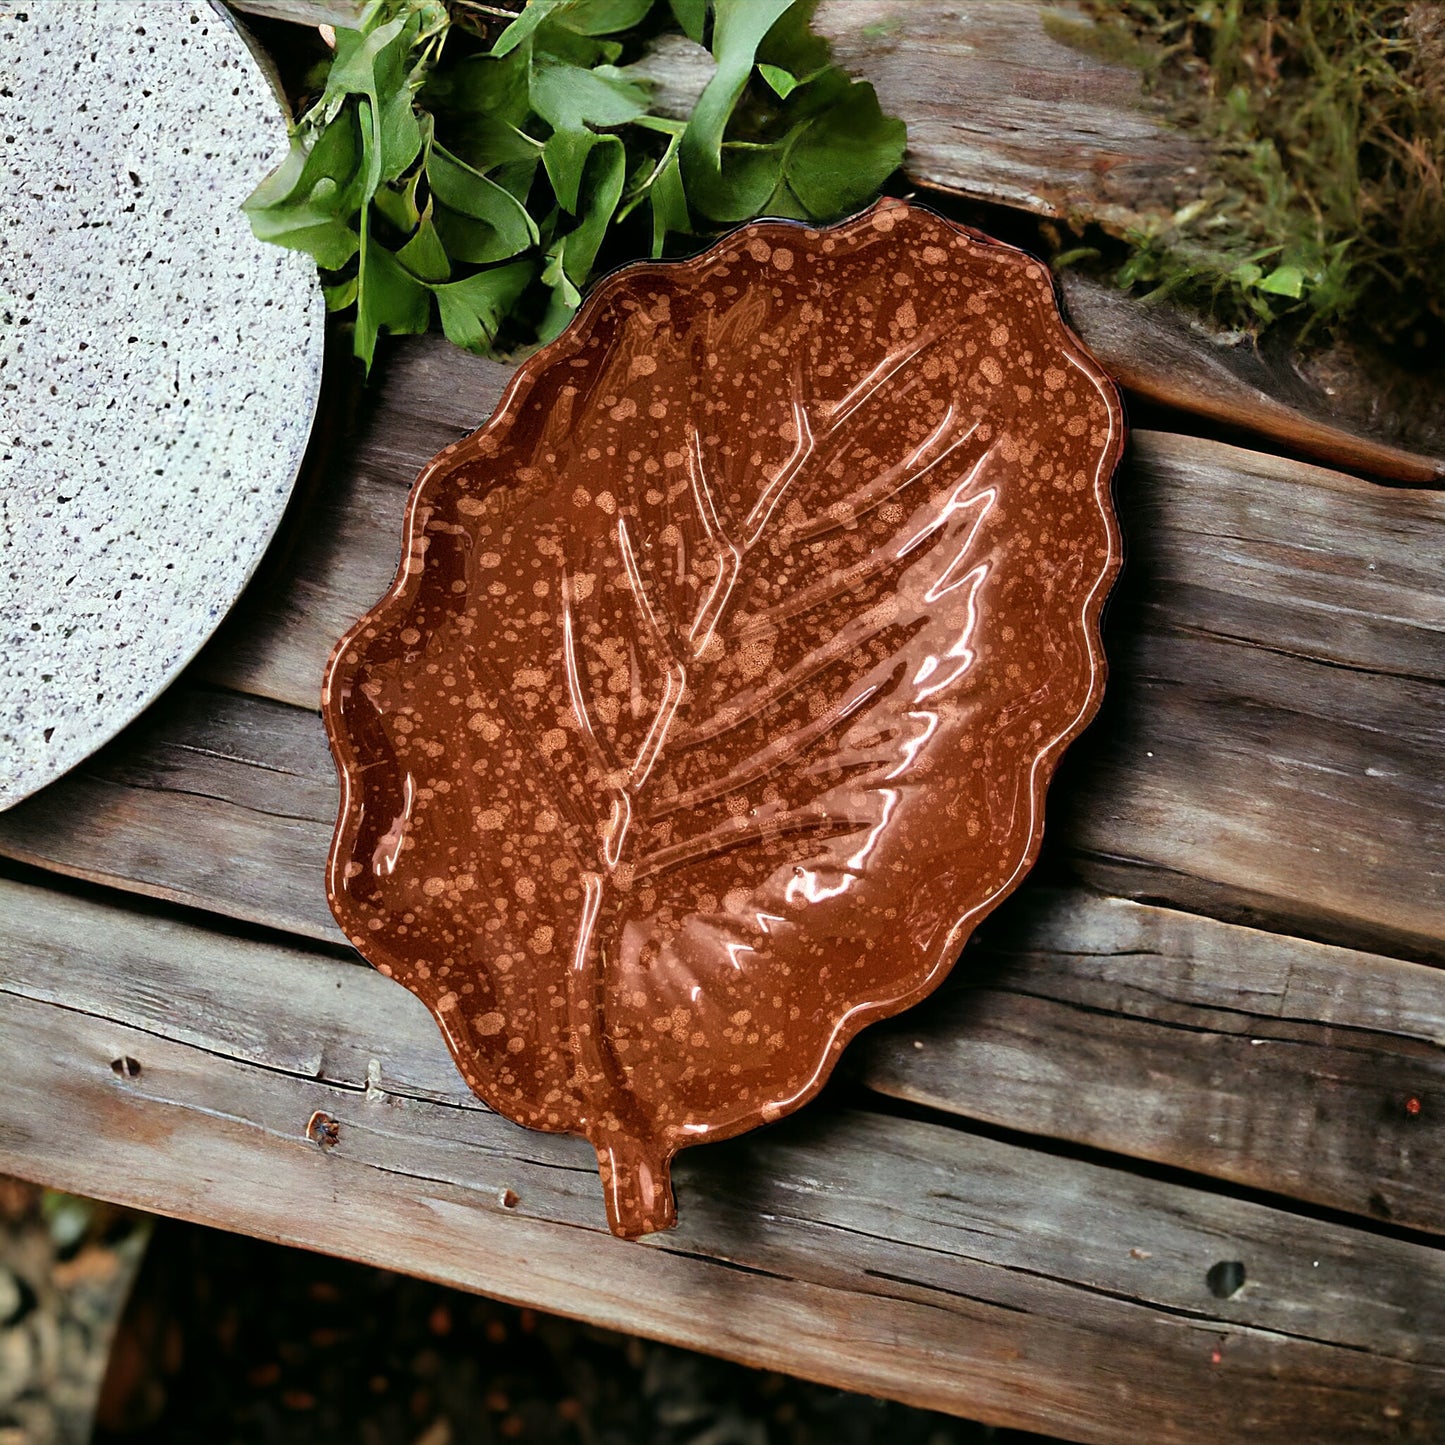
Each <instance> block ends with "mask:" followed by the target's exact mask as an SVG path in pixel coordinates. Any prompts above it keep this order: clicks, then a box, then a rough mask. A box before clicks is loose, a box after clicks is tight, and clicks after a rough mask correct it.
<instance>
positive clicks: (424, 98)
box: [418, 46, 532, 128]
mask: <svg viewBox="0 0 1445 1445" xmlns="http://www.w3.org/2000/svg"><path fill="white" fill-rule="evenodd" d="M531 75H532V57H531V55H530V54H529V53H528V48H527V47H525V46H523V47H521V48H519V49H517V50H514V51H513V52H512V53H511V54H510V55H508V56H505V57H504V58H501V59H497V58H495V57H493V56H491V55H468V56H466V57H465V58H464V59H462V60H460V61H458V62H457V63H456V64H455V65H450V66H448V67H447V68H446V69H445V70H434V71H432V73H431V74H430V75H429V76H428V77H427V81H426V84H425V85H424V86H423V87H422V90H421V94H420V95H419V97H418V100H419V102H420V103H421V104H422V105H424V106H425V107H426V108H427V109H428V110H430V111H431V112H433V114H435V115H437V116H438V117H440V118H443V119H444V120H446V121H451V120H456V119H461V118H464V117H473V116H485V117H487V118H488V119H490V120H493V121H496V122H499V123H503V124H506V125H509V126H516V127H519V128H520V127H521V126H522V125H524V124H525V123H526V120H527V117H528V116H529V115H530V114H531V111H532V102H531V99H530V97H529V96H528V94H527V87H528V84H529V82H530V80H531Z"/></svg>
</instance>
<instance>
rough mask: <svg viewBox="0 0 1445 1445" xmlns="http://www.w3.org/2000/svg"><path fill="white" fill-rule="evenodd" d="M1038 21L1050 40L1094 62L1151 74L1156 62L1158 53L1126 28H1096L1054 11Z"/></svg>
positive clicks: (1091, 22)
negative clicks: (1086, 56) (1126, 66)
mask: <svg viewBox="0 0 1445 1445" xmlns="http://www.w3.org/2000/svg"><path fill="white" fill-rule="evenodd" d="M1040 18H1041V20H1042V22H1043V27H1044V34H1045V35H1047V36H1048V37H1049V39H1050V40H1055V41H1057V42H1058V43H1059V44H1060V45H1067V46H1068V47H1069V49H1070V50H1077V51H1079V52H1081V53H1082V54H1084V55H1088V56H1090V57H1092V58H1093V59H1095V60H1103V61H1107V62H1109V63H1110V64H1112V65H1131V66H1134V67H1135V68H1136V69H1139V70H1143V71H1145V72H1152V71H1153V70H1154V69H1155V67H1156V65H1157V63H1158V59H1159V51H1158V50H1157V49H1156V48H1155V47H1154V46H1151V45H1148V44H1146V43H1145V42H1143V41H1142V40H1140V39H1139V37H1138V36H1137V35H1136V34H1135V33H1134V31H1133V29H1132V27H1130V26H1127V25H1112V24H1104V25H1099V24H1095V23H1094V21H1092V20H1088V19H1083V18H1075V17H1074V16H1071V15H1064V14H1062V13H1061V12H1059V11H1057V10H1045V11H1044V12H1043V14H1042V16H1041V17H1040Z"/></svg>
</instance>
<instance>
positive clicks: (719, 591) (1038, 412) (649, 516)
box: [323, 203, 1123, 1235]
mask: <svg viewBox="0 0 1445 1445" xmlns="http://www.w3.org/2000/svg"><path fill="white" fill-rule="evenodd" d="M1122 434H1123V433H1122V423H1121V414H1120V409H1119V405H1118V402H1117V399H1116V395H1115V392H1114V390H1113V387H1112V386H1111V385H1110V383H1109V381H1108V380H1107V379H1106V378H1105V377H1104V376H1103V374H1102V373H1101V372H1100V370H1099V368H1098V366H1097V365H1096V364H1095V363H1094V362H1093V361H1092V360H1091V359H1090V357H1089V356H1088V355H1087V354H1086V353H1085V352H1084V351H1083V349H1082V348H1081V346H1080V345H1079V343H1078V342H1077V340H1076V339H1075V338H1074V337H1073V336H1072V334H1071V333H1070V332H1069V331H1068V330H1067V329H1066V328H1065V327H1064V325H1063V324H1062V322H1061V321H1060V318H1059V315H1058V312H1057V310H1056V307H1055V302H1054V295H1053V290H1052V286H1051V283H1050V279H1049V276H1048V274H1047V272H1046V270H1045V269H1044V268H1043V267H1042V266H1041V265H1039V264H1038V263H1037V262H1036V261H1034V260H1033V259H1031V258H1030V257H1028V256H1026V255H1023V254H1022V253H1020V252H1018V251H1014V250H1012V249H1009V248H1007V247H1004V246H1001V245H997V244H993V243H991V242H989V241H987V240H985V239H983V238H980V237H977V236H976V235H973V234H971V233H965V232H964V231H962V230H960V229H958V228H956V227H954V226H952V225H950V224H949V223H948V222H946V221H944V220H942V219H940V218H939V217H937V216H935V215H933V214H931V213H929V212H926V211H923V210H919V209H916V208H909V207H907V206H905V205H902V204H899V203H885V204H883V205H881V206H880V207H878V208H876V209H875V210H874V211H872V212H870V213H869V214H867V215H865V216H863V217H860V218H857V219H855V220H853V221H850V222H847V223H845V224H843V225H841V226H838V227H835V228H833V229H830V230H822V231H819V230H810V229H804V228H803V227H801V226H796V225H792V224H788V223H761V224H757V225H752V226H748V227H747V228H745V229H744V230H741V231H739V232H737V233H735V234H733V235H732V236H729V237H728V238H726V239H725V240H724V241H722V242H720V243H719V244H718V245H716V246H715V247H714V248H713V249H712V250H710V251H708V252H706V253H705V254H703V255H702V256H699V257H697V258H695V259H693V260H691V261H687V262H681V263H664V264H656V265H642V266H637V267H633V268H631V269H628V270H625V271H623V272H620V273H619V274H617V275H615V276H613V277H611V278H610V279H609V280H607V281H604V282H603V283H602V284H601V285H600V286H599V287H598V288H597V291H596V292H595V294H594V295H593V296H592V297H591V298H590V299H589V300H588V302H587V303H586V305H585V306H584V307H583V309H582V311H581V313H580V314H579V316H578V318H577V319H576V321H575V322H574V324H573V325H572V326H571V327H570V328H569V329H568V330H567V331H566V332H565V333H564V334H563V335H562V336H561V337H560V338H559V339H558V340H557V341H556V342H554V343H553V344H552V345H551V346H549V347H547V348H546V349H545V350H544V351H542V352H540V353H539V354H538V355H536V356H535V357H533V358H532V359H531V360H530V361H529V362H528V363H527V364H526V365H525V366H524V367H523V368H522V370H521V372H520V373H519V374H518V376H517V377H516V379H515V380H514V382H513V384H512V386H511V388H510V390H509V391H508V393H507V395H506V397H505V398H504V399H503V401H502V404H501V406H500V408H499V409H498V411H497V413H496V415H495V416H494V417H493V419H492V420H491V421H490V422H489V423H488V424H487V425H486V426H485V427H483V428H482V430H480V431H478V432H477V433H475V434H474V435H473V436H471V437H469V438H468V439H466V440H465V441H463V442H461V443H459V444H457V445H456V446H453V447H449V448H448V449H447V450H446V451H444V452H443V453H441V455H440V456H438V457H437V458H436V459H435V460H434V461H433V462H432V463H431V465H430V466H429V467H428V468H427V469H426V471H425V472H423V474H422V476H421V478H420V480H419V481H418V482H417V485H416V488H415V490H414V492H413V494H412V498H411V503H410V509H409V514H408V519H407V528H406V537H405V548H404V559H403V563H402V566H401V569H400V571H399V573H398V576H397V580H396V583H395V585H394V586H393V588H392V590H391V592H390V593H388V595H387V596H386V597H385V598H384V599H383V600H382V601H381V602H380V603H379V604H378V606H377V607H376V609H375V610H374V611H372V612H371V613H370V614H368V615H367V616H366V617H365V618H363V619H362V621H361V622H360V623H358V624H357V626H356V627H355V628H354V629H353V630H352V631H351V632H350V633H349V634H348V635H347V636H346V637H345V638H343V639H342V641H341V643H340V644H339V645H338V648H337V650H336V653H335V655H334V657H333V659H332V664H331V667H330V671H329V674H328V678H327V681H326V685H325V690H324V698H323V703H324V712H325V717H326V722H327V725H328V728H329V730H330V734H331V739H332V744H333V747H334V750H335V753H336V757H337V760H338V765H339V769H340V773H341V779H342V785H343V788H342V806H341V813H340V818H339V822H338V825H337V831H336V837H335V841H334V846H333V850H332V856H331V868H330V877H329V887H330V894H331V901H332V907H333V909H334V910H335V913H336V916H337V918H338V919H339V920H340V922H341V924H342V926H343V927H344V929H345V930H346V932H347V934H348V936H349V937H350V938H351V939H352V941H353V942H354V943H355V944H356V946H357V947H358V948H359V949H361V951H362V952H363V953H364V954H365V955H366V956H367V957H368V958H369V959H370V960H371V961H372V962H373V963H375V964H376V966H377V967H378V968H380V969H381V970H382V971H383V972H385V973H388V974H390V975H392V976H393V977H395V978H397V979H399V980H400V981H401V982H403V983H404V984H406V986H407V987H408V988H410V989H412V990H413V991H414V992H416V993H417V994H418V995H420V997H421V998H422V999H423V1000H424V1001H425V1002H426V1004H427V1005H428V1007H429V1008H430V1009H431V1010H432V1012H433V1013H434V1014H435V1015H436V1017H437V1019H438V1021H439V1022H440V1024H441V1027H442V1030H443V1032H444V1034H445V1036H446V1039H447V1042H448V1044H449V1045H450V1047H451V1050H452V1052H453V1054H454V1056H455V1058H456V1060H457V1063H458V1065H459V1066H460V1068H461V1070H462V1072H463V1074H464V1075H465V1076H466V1079H467V1082H468V1083H469V1084H470V1085H471V1087H472V1088H473V1089H474V1090H475V1091H476V1092H477V1093H478V1094H479V1095H480V1096H481V1097H482V1098H483V1099H485V1100H486V1101H487V1102H488V1103H489V1104H491V1105H492V1106H493V1107H494V1108H496V1109H498V1110H500V1111H501V1112H502V1113H503V1114H506V1115H507V1116H508V1117H510V1118H512V1119H515V1120H517V1121H518V1122H519V1123H522V1124H526V1125H530V1126H532V1127H534V1128H539V1129H548V1130H565V1131H570V1132H573V1133H576V1134H580V1135H583V1136H585V1137H586V1138H587V1139H589V1140H590V1141H591V1142H592V1143H593V1144H594V1145H595V1146H596V1149H597V1153H598V1158H599V1164H600V1168H601V1174H602V1181H603V1186H604V1191H605V1195H606V1203H607V1212H608V1216H609V1220H610V1222H611V1225H612V1227H613V1229H614V1230H615V1231H616V1232H617V1233H619V1234H624V1235H636V1234H640V1233H644V1232H646V1231H649V1230H654V1229H659V1228H663V1227H665V1226H667V1225H668V1224H670V1223H671V1222H672V1221H673V1218H674V1213H673V1211H674V1205H673V1200H672V1194H671V1189H670V1185H669V1181H668V1164H669V1160H670V1159H671V1157H672V1155H673V1154H674V1153H675V1152H676V1151H677V1150H678V1149H680V1148H682V1147H684V1146H686V1145H689V1144H697V1143H700V1142H703V1141H705V1140H708V1139H717V1138H721V1137H725V1136H727V1135H731V1134H736V1133H738V1132H740V1131H742V1130H744V1129H748V1128H750V1127H752V1126H754V1125H756V1124H759V1123H762V1122H765V1121H768V1120H772V1119H776V1118H778V1117H780V1116H781V1115H783V1114H786V1113H788V1112H789V1111H790V1110H792V1109H795V1108H797V1107H798V1106H799V1105H800V1104H801V1103H803V1102H804V1101H805V1100H806V1099H808V1098H809V1097H810V1096H811V1095H812V1094H813V1093H815V1092H816V1091H817V1089H818V1088H819V1087H820V1085H821V1084H822V1082H823V1080H824V1078H825V1077H826V1076H827V1074H828V1072H829V1070H830V1069H831V1067H832V1066H833V1063H834V1062H835V1060H836V1059H837V1057H838V1054H839V1052H840V1050H841V1049H842V1048H843V1046H844V1044H845V1043H846V1042H847V1040H848V1039H849V1038H851V1037H852V1036H853V1035H854V1034H855V1033H856V1032H857V1031H858V1030H859V1029H860V1028H862V1027H863V1026H864V1025H865V1024H868V1023H870V1022H873V1021H874V1020H877V1019H880V1018H883V1017H885V1016H887V1015H889V1014H893V1013H896V1012H898V1011H899V1010H900V1009H903V1008H906V1007H907V1006H908V1005H909V1004H911V1003H913V1002H915V1001H916V1000H918V999H919V998H921V997H922V996H923V995H924V994H926V993H927V992H928V991H929V990H930V989H932V988H933V987H934V986H935V985H936V984H937V983H938V982H939V980H940V979H941V978H942V977H943V976H944V974H945V973H946V972H947V971H948V969H949V967H950V966H951V965H952V963H953V962H954V960H955V958H956V957H957V956H958V951H959V948H960V946H961V945H962V943H963V941H964V939H965V938H966V936H967V935H968V933H969V931H970V929H971V928H972V927H973V926H974V924H975V923H976V922H977V921H978V919H979V918H980V917H981V916H982V915H983V914H984V913H986V912H987V911H988V910H989V909H990V908H992V907H993V906H994V905H995V904H996V903H997V902H998V901H999V900H1000V899H1001V898H1003V897H1004V895H1005V894H1007V893H1008V892H1009V890H1010V889H1011V888H1013V887H1014V885H1015V884H1016V883H1017V882H1018V881H1019V879H1020V878H1021V877H1022V876H1023V874H1024V872H1025V871H1026V869H1027V868H1028V866H1029V864H1030V862H1031V861H1032V859H1033V857H1034V855H1035V853H1036V851H1037V848H1038V844H1039V838H1040V831H1041V827H1042V805H1043V795H1044V788H1045V785H1046V783H1047V781H1048V778H1049V776H1050V774H1051V772H1052V771H1053V768H1054V765H1055V763H1056V762H1057V760H1058V758H1059V755H1060V753H1061V751H1062V750H1063V748H1064V746H1065V744H1066V743H1067V742H1068V741H1069V739H1070V738H1072V737H1073V736H1074V735H1075V734H1076V733H1077V732H1078V731H1079V730H1080V729H1081V728H1082V727H1083V726H1084V724H1085V723H1086V722H1087V720H1088V719H1089V717H1090V716H1091V715H1092V714H1093V712H1094V710H1095V708H1096V707H1097V705H1098V701H1099V696H1100V691H1101V688H1102V685H1103V675H1104V664H1103V659H1102V656H1101V653H1100V647H1099V637H1098V622H1099V612H1100V608H1101V606H1102V604H1103V600H1104V596H1105V593H1106V591H1107V589H1108V587H1109V584H1110V582H1111V580H1112V579H1113V577H1114V575H1115V572H1116V570H1117V567H1118V562H1119V545H1118V538H1117V533H1116V529H1115V524H1114V520H1113V514H1112V510H1111V504H1110V492H1109V486H1110V476H1111V473H1112V471H1113V468H1114V464H1115V461H1116V459H1117V457H1118V455H1119V450H1120V446H1121V443H1122Z"/></svg>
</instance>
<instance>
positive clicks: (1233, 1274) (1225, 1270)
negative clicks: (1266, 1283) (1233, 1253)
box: [1204, 1259, 1244, 1299]
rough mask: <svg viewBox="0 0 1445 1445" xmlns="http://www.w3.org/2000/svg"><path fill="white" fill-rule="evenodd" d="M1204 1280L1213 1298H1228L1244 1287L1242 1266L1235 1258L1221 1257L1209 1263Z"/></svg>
mask: <svg viewBox="0 0 1445 1445" xmlns="http://www.w3.org/2000/svg"><path fill="white" fill-rule="evenodd" d="M1204 1282H1205V1284H1207V1285H1208V1286H1209V1293H1210V1294H1212V1295H1213V1296H1214V1298H1215V1299H1229V1298H1231V1297H1232V1296H1234V1295H1237V1294H1238V1293H1239V1292H1240V1290H1242V1289H1243V1288H1244V1266H1243V1265H1242V1264H1241V1263H1240V1262H1239V1261H1238V1260H1237V1259H1221V1260H1220V1261H1219V1263H1218V1264H1214V1265H1210V1267H1209V1273H1208V1274H1206V1275H1205V1276H1204Z"/></svg>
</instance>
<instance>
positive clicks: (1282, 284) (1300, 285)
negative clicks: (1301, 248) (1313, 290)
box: [1259, 265, 1308, 301]
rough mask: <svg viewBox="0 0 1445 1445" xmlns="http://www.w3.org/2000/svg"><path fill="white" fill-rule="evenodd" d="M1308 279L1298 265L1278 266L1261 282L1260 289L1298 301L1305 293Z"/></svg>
mask: <svg viewBox="0 0 1445 1445" xmlns="http://www.w3.org/2000/svg"><path fill="white" fill-rule="evenodd" d="M1307 279H1308V278H1307V277H1306V276H1305V273H1304V272H1303V271H1302V270H1300V268H1299V267H1298V266H1287V265H1286V266H1276V267H1275V268H1274V270H1273V271H1271V272H1270V273H1269V275H1268V276H1266V277H1265V278H1264V280H1263V281H1261V282H1260V283H1259V289H1260V290H1261V291H1268V292H1269V293H1270V294H1271V295H1273V296H1289V297H1291V298H1292V299H1293V300H1295V301H1298V300H1299V299H1300V297H1301V296H1303V295H1304V291H1305V282H1306V280H1307Z"/></svg>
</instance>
